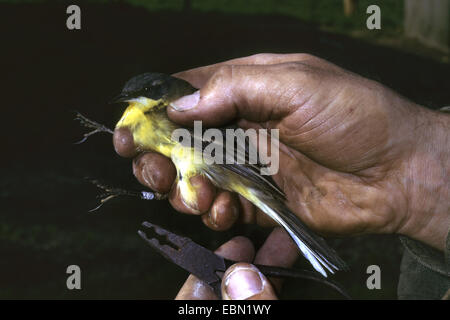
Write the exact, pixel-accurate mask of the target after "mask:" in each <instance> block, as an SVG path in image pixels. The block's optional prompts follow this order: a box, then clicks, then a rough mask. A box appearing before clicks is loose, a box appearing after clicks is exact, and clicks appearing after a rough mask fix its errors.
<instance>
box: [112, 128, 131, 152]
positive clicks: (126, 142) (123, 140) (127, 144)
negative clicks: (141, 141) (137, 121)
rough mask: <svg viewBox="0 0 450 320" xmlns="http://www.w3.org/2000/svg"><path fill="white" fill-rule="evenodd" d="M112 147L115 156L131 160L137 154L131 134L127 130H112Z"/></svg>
mask: <svg viewBox="0 0 450 320" xmlns="http://www.w3.org/2000/svg"><path fill="white" fill-rule="evenodd" d="M113 145H114V149H115V150H116V152H117V154H119V155H120V156H122V157H124V158H132V157H134V156H135V155H136V154H137V149H136V145H135V144H134V140H133V134H132V133H131V131H130V130H129V129H128V128H118V129H115V130H114V134H113Z"/></svg>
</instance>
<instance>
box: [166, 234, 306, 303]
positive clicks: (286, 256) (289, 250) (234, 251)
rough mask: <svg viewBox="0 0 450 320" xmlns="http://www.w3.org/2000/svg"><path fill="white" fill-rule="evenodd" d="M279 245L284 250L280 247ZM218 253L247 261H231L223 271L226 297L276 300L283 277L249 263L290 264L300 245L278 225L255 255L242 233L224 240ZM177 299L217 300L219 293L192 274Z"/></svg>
mask: <svg viewBox="0 0 450 320" xmlns="http://www.w3.org/2000/svg"><path fill="white" fill-rule="evenodd" d="M280 247H282V248H283V250H279V248H280ZM275 253H276V254H275ZM216 254H218V255H220V256H223V257H225V258H227V259H230V260H234V261H244V262H239V263H236V264H234V265H232V266H231V267H230V268H228V269H227V271H226V272H225V273H224V275H223V278H222V298H223V299H224V300H273V299H277V295H276V292H280V290H281V285H282V282H281V279H267V278H266V277H265V276H264V275H263V274H262V273H261V272H259V270H258V269H257V268H256V267H255V266H254V265H252V264H250V263H251V262H253V263H255V264H263V265H270V266H278V267H285V268H289V267H291V266H292V265H293V264H294V262H295V260H296V259H297V257H298V249H297V246H296V245H295V244H294V242H293V241H292V240H291V239H290V237H289V236H288V235H287V233H286V232H285V231H284V230H283V229H281V228H276V229H274V231H272V233H271V234H270V235H269V237H268V238H267V240H266V241H265V243H264V244H263V246H262V247H261V248H260V249H259V250H258V252H257V253H256V255H255V249H254V247H253V244H252V243H251V241H250V240H248V239H247V238H245V237H240V236H239V237H235V238H233V239H231V240H230V241H228V242H227V243H225V244H223V245H222V246H221V247H219V249H217V250H216ZM175 299H177V300H217V299H218V297H217V295H216V294H215V293H214V291H213V290H212V288H211V287H209V286H208V285H207V284H205V283H204V282H202V281H201V280H199V279H198V278H196V277H195V276H193V275H190V276H189V277H188V278H187V280H186V282H185V283H184V285H183V286H182V287H181V289H180V291H179V292H178V294H177V296H176V298H175Z"/></svg>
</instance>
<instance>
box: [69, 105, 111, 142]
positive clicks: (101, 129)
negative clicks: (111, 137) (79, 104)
mask: <svg viewBox="0 0 450 320" xmlns="http://www.w3.org/2000/svg"><path fill="white" fill-rule="evenodd" d="M75 120H78V121H80V123H81V124H82V125H83V126H85V127H86V128H90V129H94V130H92V131H91V132H88V133H85V134H84V135H83V139H81V140H80V141H78V142H75V144H80V143H83V142H85V141H86V140H87V138H89V137H90V136H91V135H93V134H96V133H98V132H107V133H110V134H114V131H113V130H111V129H109V128H108V127H106V126H104V125H103V124H100V123H98V122H95V121H92V120H90V119H88V118H86V117H85V116H83V115H82V114H81V113H79V112H77V113H76V116H75Z"/></svg>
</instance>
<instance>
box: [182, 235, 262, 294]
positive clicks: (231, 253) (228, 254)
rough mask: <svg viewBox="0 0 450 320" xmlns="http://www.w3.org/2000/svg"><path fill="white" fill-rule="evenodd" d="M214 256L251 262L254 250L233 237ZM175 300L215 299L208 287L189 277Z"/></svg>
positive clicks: (250, 245) (249, 242)
mask: <svg viewBox="0 0 450 320" xmlns="http://www.w3.org/2000/svg"><path fill="white" fill-rule="evenodd" d="M215 253H216V254H218V255H219V256H222V257H224V258H226V259H230V260H234V261H252V259H253V257H254V255H255V249H254V247H253V244H252V242H251V241H250V240H249V239H247V238H245V237H240V236H239V237H235V238H233V239H231V240H230V241H228V242H226V243H225V244H223V245H222V246H220V247H219V248H218V249H217V250H216V251H215ZM175 299H176V300H195V299H199V300H212V299H217V296H216V295H215V294H214V292H213V290H212V289H211V287H210V286H208V285H207V284H205V283H204V282H202V281H200V280H199V279H198V278H197V277H195V276H193V275H190V276H189V277H188V278H187V280H186V282H185V283H184V284H183V286H182V287H181V289H180V291H179V292H178V295H177V296H176V298H175Z"/></svg>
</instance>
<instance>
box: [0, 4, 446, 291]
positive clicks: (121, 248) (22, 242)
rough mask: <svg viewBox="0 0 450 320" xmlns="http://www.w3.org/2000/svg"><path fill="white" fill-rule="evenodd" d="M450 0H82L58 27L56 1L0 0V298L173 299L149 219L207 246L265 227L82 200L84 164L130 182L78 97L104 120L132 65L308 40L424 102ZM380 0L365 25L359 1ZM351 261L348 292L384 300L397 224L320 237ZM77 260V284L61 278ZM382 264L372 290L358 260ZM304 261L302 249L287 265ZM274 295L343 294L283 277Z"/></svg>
mask: <svg viewBox="0 0 450 320" xmlns="http://www.w3.org/2000/svg"><path fill="white" fill-rule="evenodd" d="M449 2H450V1H449V0H429V1H422V0H404V1H403V0H391V1H388V0H385V1H375V0H371V1H369V0H367V1H365V0H360V1H352V0H349V1H347V0H296V1H295V0H278V1H275V0H262V1H256V0H252V1H250V0H248V1H238V0H221V1H214V2H213V1H207V0H190V1H189V0H184V1H183V0H177V1H175V0H165V1H164V0H154V1H150V0H148V1H144V0H141V1H138V0H129V1H126V0H124V1H82V2H80V1H78V2H76V3H77V4H78V5H79V6H80V8H81V30H68V29H67V27H66V20H67V18H68V16H69V15H68V14H66V8H67V6H68V5H69V4H72V3H70V2H64V1H4V0H3V1H0V29H1V38H2V42H1V43H2V46H1V50H0V58H1V59H0V61H1V65H2V67H1V70H2V76H1V80H0V81H1V87H2V89H3V90H2V92H3V93H2V116H3V117H2V120H3V121H2V125H1V130H2V140H1V142H2V146H1V147H2V157H1V160H0V161H1V167H0V170H1V178H0V298H3V299H6V298H8V299H9V298H18V299H25V298H32V299H47V298H52V299H53V298H60V299H81V298H87V299H101V298H107V299H118V298H121V299H172V298H173V297H174V296H175V295H176V293H177V291H178V289H179V287H180V286H181V284H182V282H183V281H184V279H185V278H186V276H187V274H186V273H185V272H184V271H183V270H181V269H179V268H178V267H176V266H174V265H171V264H169V263H168V262H166V261H165V260H164V259H163V258H162V257H160V256H158V255H156V254H155V253H154V252H153V251H152V250H151V249H150V248H148V247H147V245H146V244H145V243H144V242H143V241H142V240H141V239H140V238H139V237H138V236H137V234H136V231H137V230H138V228H139V226H140V223H141V222H142V221H145V220H148V221H151V222H153V223H156V224H160V225H162V226H164V227H166V228H168V229H170V230H172V231H174V232H177V233H180V234H183V235H187V236H189V237H191V238H192V239H193V240H194V241H197V242H199V243H201V244H203V245H204V246H206V247H208V248H210V249H214V248H216V247H218V246H219V245H220V244H221V243H223V242H225V241H226V240H228V239H229V238H231V237H232V236H234V235H246V236H248V237H250V238H251V239H252V240H253V241H254V242H255V245H256V246H259V245H261V244H262V243H263V241H264V238H265V236H267V234H268V233H269V232H270V230H267V229H263V228H260V227H257V226H247V225H239V226H235V227H233V228H232V229H231V230H229V231H226V232H213V231H210V230H209V229H207V228H206V227H204V226H203V224H202V223H201V221H200V219H199V218H198V217H193V216H186V215H182V214H179V213H177V212H175V211H174V210H173V209H172V208H171V207H170V206H169V204H168V202H166V201H161V202H156V201H155V202H151V201H140V200H138V199H132V198H130V199H128V198H121V199H117V200H113V201H110V202H108V203H107V204H105V205H104V206H103V207H102V208H101V209H100V210H99V211H96V212H95V213H88V210H90V209H92V208H93V207H95V206H96V204H97V202H96V201H97V199H96V196H97V195H98V194H99V190H97V189H96V188H95V187H93V186H91V185H90V184H89V183H87V182H86V181H85V180H84V177H86V176H88V177H95V178H100V179H102V180H103V181H105V182H107V183H110V184H113V185H121V186H123V187H126V188H134V189H140V186H139V185H138V184H137V182H135V180H134V178H133V175H132V171H131V162H130V160H127V159H121V158H120V157H118V156H117V155H116V154H115V152H114V149H113V146H112V141H111V136H109V135H106V134H99V135H96V136H93V137H91V138H90V139H89V140H88V141H87V142H86V143H84V144H81V145H74V144H73V143H74V142H76V141H78V140H80V138H81V137H82V134H83V133H84V132H86V130H85V129H84V128H81V127H80V125H79V124H78V123H77V122H75V121H73V118H74V115H75V114H74V111H75V110H77V111H79V112H81V113H83V114H84V115H86V116H87V117H89V118H92V119H94V120H96V121H98V122H101V123H104V124H107V125H108V126H109V127H113V126H114V124H115V122H116V121H117V120H118V119H119V117H120V115H121V113H122V111H123V109H124V106H123V105H109V104H108V103H107V102H108V101H109V100H110V99H111V98H112V97H113V96H115V95H116V94H117V93H118V92H119V91H120V89H121V87H122V85H123V84H124V82H125V81H126V80H127V79H129V78H130V77H131V76H134V75H136V74H139V73H143V72H146V71H157V72H163V73H173V72H177V71H181V70H184V69H188V68H192V67H197V66H201V65H206V64H211V63H215V62H219V61H222V60H228V59H231V58H236V57H241V56H246V55H251V54H255V53H261V52H274V53H292V52H307V53H311V54H314V55H317V56H319V57H322V58H324V59H328V60H330V61H331V62H333V63H336V64H338V65H339V66H342V67H344V68H347V69H349V70H352V71H354V72H356V73H359V74H361V75H364V76H366V77H369V78H371V79H375V80H377V81H379V82H381V83H383V84H385V85H387V86H389V87H391V88H393V89H394V90H396V91H397V92H399V93H401V94H403V95H405V96H406V97H408V98H410V99H411V100H413V101H415V102H417V103H419V104H422V105H424V106H426V107H428V108H433V109H436V108H439V107H442V106H444V105H449V104H450V90H449V88H450V77H449V76H450V73H449V71H450V66H449V59H448V58H449V22H448V20H449V19H448V18H449V11H450V10H449V8H450V4H449ZM371 4H376V5H378V6H379V7H380V9H381V29H380V30H368V29H367V27H366V20H367V18H368V16H369V15H368V14H367V13H366V9H367V7H368V6H369V5H371ZM330 244H331V245H332V246H333V247H335V248H336V249H337V251H338V252H339V253H340V255H341V256H342V258H343V259H344V260H346V261H347V262H348V263H349V265H350V267H351V271H350V272H347V273H341V274H338V275H337V276H336V277H335V279H336V280H338V281H340V282H341V283H342V284H343V285H344V286H345V287H347V289H348V290H349V292H350V294H351V295H352V296H353V297H354V298H357V299H395V298H396V290H397V282H398V276H399V265H400V259H401V254H402V248H401V245H400V243H399V240H398V238H397V237H396V236H389V235H373V236H364V237H354V238H345V239H330ZM72 264H75V265H79V266H80V268H81V276H82V278H81V279H82V280H81V286H82V290H72V291H70V290H68V289H67V288H66V279H67V276H68V275H67V274H66V268H67V266H69V265H72ZM372 264H376V265H379V266H380V268H381V272H382V273H381V274H382V277H381V290H368V289H367V287H366V279H367V277H368V275H367V274H366V268H367V267H368V266H369V265H372ZM296 266H297V267H299V268H310V267H309V266H308V264H307V263H305V262H304V261H303V259H301V261H299V262H298V264H297V265H296ZM281 297H282V298H285V299H297V298H301V299H329V298H339V296H337V295H335V293H334V292H332V291H330V290H329V289H327V288H326V287H323V286H321V285H318V284H315V283H311V282H309V281H290V282H289V283H287V284H286V286H285V290H284V291H283V294H282V295H281Z"/></svg>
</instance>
